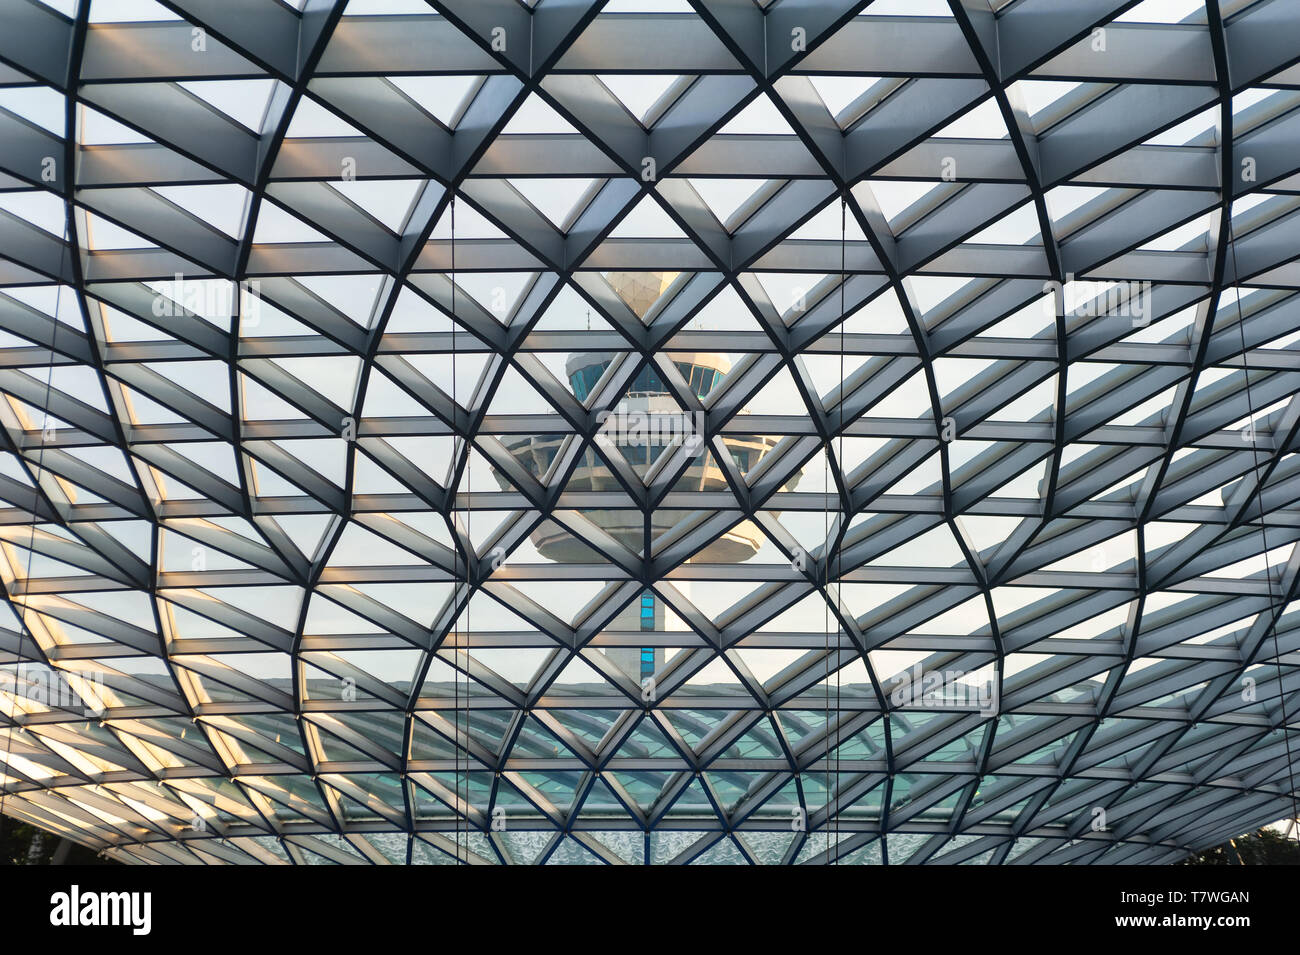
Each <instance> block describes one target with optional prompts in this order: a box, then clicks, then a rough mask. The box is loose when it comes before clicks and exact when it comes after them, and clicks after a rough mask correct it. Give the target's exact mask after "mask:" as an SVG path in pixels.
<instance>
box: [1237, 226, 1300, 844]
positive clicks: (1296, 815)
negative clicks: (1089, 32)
mask: <svg viewBox="0 0 1300 955" xmlns="http://www.w3.org/2000/svg"><path fill="white" fill-rule="evenodd" d="M1226 218H1227V223H1228V251H1229V252H1230V253H1231V255H1232V271H1233V275H1234V277H1235V279H1236V282H1240V280H1241V272H1240V271H1239V268H1238V265H1237V241H1236V236H1235V233H1234V231H1233V228H1232V212H1231V209H1229V212H1228V215H1227V217H1226ZM1233 291H1234V298H1235V300H1236V305H1237V334H1238V336H1239V337H1240V339H1241V375H1242V378H1243V379H1244V382H1245V392H1246V410H1247V413H1248V414H1249V415H1250V423H1249V424H1248V425H1247V429H1248V430H1247V432H1246V436H1247V437H1248V438H1249V439H1250V454H1251V459H1252V460H1253V462H1254V465H1253V471H1254V475H1255V492H1254V493H1255V495H1256V497H1257V499H1258V504H1259V536H1260V543H1261V545H1262V547H1263V557H1264V586H1265V587H1267V588H1268V610H1269V629H1270V630H1271V631H1272V632H1273V665H1274V666H1275V667H1276V669H1277V699H1278V705H1279V707H1280V708H1281V711H1282V712H1281V716H1282V742H1283V745H1284V747H1285V749H1286V769H1287V785H1288V788H1289V790H1290V795H1291V817H1292V820H1296V819H1300V797H1297V794H1296V780H1295V763H1294V760H1293V758H1292V755H1291V732H1290V729H1289V726H1290V720H1289V718H1288V715H1287V711H1286V686H1285V683H1284V680H1283V676H1284V674H1283V671H1282V652H1281V644H1280V643H1279V641H1278V637H1277V624H1278V621H1279V619H1280V618H1281V614H1282V609H1283V608H1282V605H1281V599H1280V595H1276V596H1275V595H1274V592H1273V572H1272V568H1271V567H1270V564H1269V556H1268V555H1269V546H1268V515H1267V512H1266V511H1265V510H1264V485H1263V483H1262V481H1261V478H1260V460H1259V434H1258V431H1257V429H1256V424H1255V403H1254V401H1253V400H1252V398H1251V393H1250V363H1249V361H1248V360H1247V357H1246V352H1247V350H1248V349H1247V347H1246V328H1245V318H1244V315H1243V311H1242V307H1241V286H1240V285H1239V284H1234V289H1233ZM1292 828H1293V829H1294V828H1295V827H1294V826H1293V827H1292ZM1296 841H1297V842H1300V831H1296Z"/></svg>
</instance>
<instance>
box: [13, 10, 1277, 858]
mask: <svg viewBox="0 0 1300 955" xmlns="http://www.w3.org/2000/svg"><path fill="white" fill-rule="evenodd" d="M1297 35H1300V4H1296V3H1295V2H1293V0H1143V2H1135V0H1088V2H1079V3H1062V2H1058V0H906V2H904V0H872V2H862V0H859V2H848V0H798V2H796V0H773V2H755V3H744V2H741V3H734V2H723V0H691V2H675V0H674V2H667V0H617V2H609V3H604V2H587V0H574V2H563V3H557V2H551V0H540V2H537V3H532V2H513V0H510V2H500V3H485V2H484V0H438V2H437V3H435V4H432V5H430V4H427V3H424V2H407V0H348V2H332V0H307V2H302V3H299V2H281V0H247V2H240V3H237V4H231V3H229V2H224V0H167V2H165V3H154V2H152V0H114V2H110V0H93V2H87V0H49V2H41V0H0V430H2V431H3V438H4V440H3V442H0V544H2V546H0V583H2V584H3V588H4V598H5V599H4V601H3V602H0V737H3V738H2V739H0V760H2V761H3V762H2V764H0V766H2V771H0V776H2V778H0V785H2V786H3V790H2V792H3V798H2V799H0V811H2V812H3V813H4V814H5V815H6V816H11V817H13V818H16V819H21V820H23V821H25V822H29V823H32V824H34V825H36V826H39V827H42V828H44V829H47V830H49V831H52V832H57V833H59V834H62V835H66V836H68V837H69V838H71V839H74V840H76V841H78V842H80V843H82V844H84V845H86V846H89V847H92V848H94V849H95V850H97V851H103V852H105V853H107V854H108V855H109V856H111V857H112V858H115V859H118V860H121V861H125V862H143V863H173V862H177V863H187V864H188V863H236V864H248V863H265V864H286V863H293V864H307V863H317V862H341V863H352V862H356V863H370V862H383V861H388V862H397V863H406V862H411V863H418V864H426V863H428V864H433V863H456V862H487V863H493V864H542V863H549V864H567V863H579V862H590V863H632V864H697V863H698V864H764V865H776V864H824V863H836V864H872V865H874V864H931V863H933V864H950V863H951V864H958V863H970V864H1039V863H1041V864H1055V863H1070V864H1092V863H1096V864H1103V865H1108V864H1136V863H1169V862H1176V861H1179V860H1181V859H1183V858H1184V857H1186V855H1187V854H1188V853H1189V852H1192V851H1195V850H1198V849H1201V848H1204V847H1206V846H1211V845H1217V844H1219V843H1221V842H1223V840H1224V839H1226V838H1227V837H1229V836H1233V835H1235V834H1238V833H1241V832H1243V831H1246V830H1247V829H1250V828H1252V827H1255V826H1258V825H1261V824H1266V823H1269V822H1272V821H1274V820H1277V819H1280V818H1283V817H1286V816H1289V815H1292V814H1294V813H1295V799H1296V782H1297V780H1296V775H1295V772H1294V769H1293V762H1294V760H1293V754H1294V753H1297V752H1300V737H1297V729H1298V728H1300V727H1297V725H1296V721H1297V714H1298V713H1300V662H1298V659H1300V658H1298V657H1297V653H1300V612H1298V610H1297V603H1296V600H1297V594H1298V593H1300V551H1297V542H1300V454H1298V453H1297V452H1300V356H1298V352H1297V349H1298V348H1300V296H1298V295H1297V293H1298V292H1300V272H1298V271H1297V269H1296V256H1297V250H1300V200H1297V195H1300V192H1298V191H1297V183H1298V182H1300V83H1298V82H1297V74H1296V69H1297V63H1298V62H1300V42H1297Z"/></svg>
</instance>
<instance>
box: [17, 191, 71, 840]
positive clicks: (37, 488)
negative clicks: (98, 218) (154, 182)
mask: <svg viewBox="0 0 1300 955" xmlns="http://www.w3.org/2000/svg"><path fill="white" fill-rule="evenodd" d="M72 235H73V231H72V207H71V206H67V207H65V214H64V223H63V233H62V235H61V238H62V240H63V243H62V245H61V247H60V249H59V272H58V277H59V279H60V281H59V283H58V286H57V288H56V291H55V293H54V320H53V322H51V324H50V344H49V352H50V358H49V362H48V363H47V364H46V368H45V397H44V399H43V401H42V402H41V429H40V435H41V443H40V447H39V448H38V449H37V452H36V471H35V473H34V474H33V477H32V521H31V524H30V525H29V526H28V535H27V566H26V569H25V571H24V573H23V582H22V583H23V607H22V610H23V612H22V614H21V615H19V620H18V648H17V651H16V652H15V655H14V688H13V696H12V697H11V698H10V707H9V710H10V718H9V719H10V723H11V725H10V726H9V728H8V732H7V733H6V734H5V761H4V775H5V780H6V781H5V784H4V787H3V788H0V835H3V833H4V831H5V829H6V828H7V827H8V817H7V816H6V815H5V812H4V807H5V802H6V797H8V795H9V782H8V779H9V778H10V775H11V774H10V767H9V759H10V756H11V755H12V752H13V741H14V734H15V733H17V732H18V730H19V725H18V695H19V687H18V678H19V670H20V668H21V667H22V665H23V644H24V643H25V642H26V637H27V629H28V628H27V610H28V607H27V598H28V597H29V596H30V594H31V591H30V587H29V581H30V580H31V579H32V558H33V557H34V556H35V554H36V523H37V519H38V517H39V513H38V512H39V511H40V501H41V477H42V476H43V475H44V473H45V434H46V430H47V429H48V427H49V421H50V392H51V390H52V382H53V380H54V345H55V343H56V342H57V341H58V338H59V309H60V307H61V306H62V304H63V281H62V278H63V266H64V264H65V263H66V261H67V254H68V248H69V246H70V245H71V244H72V243H71V236H72ZM18 450H19V451H20V452H21V450H22V449H21V448H19V449H18ZM32 644H33V646H35V647H37V648H38V649H39V646H40V645H39V644H38V643H37V642H36V638H35V637H32ZM53 672H54V671H53V670H51V671H50V673H51V675H52V674H53ZM51 682H52V681H51ZM50 705H51V706H52V705H53V701H52V700H51V702H50Z"/></svg>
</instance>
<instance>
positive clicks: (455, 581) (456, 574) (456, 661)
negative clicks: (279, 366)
mask: <svg viewBox="0 0 1300 955" xmlns="http://www.w3.org/2000/svg"><path fill="white" fill-rule="evenodd" d="M456 331H457V325H456V193H455V191H454V190H453V192H452V194H451V434H452V440H451V448H452V457H451V474H452V477H453V478H454V477H455V474H456V459H457V457H458V455H459V452H458V451H457V443H458V439H459V437H460V431H459V428H458V427H457V425H458V423H459V420H460V415H459V414H458V410H459V406H458V405H457V404H456V395H457V394H458V393H459V391H460V389H459V388H458V387H457V382H456V368H457V365H458V362H457V361H456ZM466 463H467V464H468V460H467V461H466ZM459 485H460V481H459V480H453V481H452V482H451V484H450V485H449V486H448V488H447V493H448V500H447V503H448V508H447V514H448V517H449V518H450V520H449V525H450V529H451V548H452V550H451V559H452V589H451V612H452V618H451V627H450V633H451V635H452V642H451V687H452V711H451V714H452V724H451V725H452V769H453V774H454V782H453V784H452V815H453V818H454V821H455V824H456V864H457V865H460V864H461V863H463V862H464V861H465V860H466V856H465V855H464V854H463V853H462V849H461V836H460V823H461V816H462V815H463V814H464V802H463V801H462V799H461V795H460V746H461V729H460V530H459V527H458V521H457V519H456V490H457V488H458V487H459ZM465 581H466V590H467V591H468V589H469V588H468V583H469V555H468V554H466V555H465ZM466 609H468V603H467V607H466ZM468 691H469V687H466V694H467V695H468ZM465 766H466V770H467V771H468V769H469V763H468V762H466V764H465ZM467 788H468V787H467ZM465 844H466V846H468V844H469V833H468V832H466V834H465Z"/></svg>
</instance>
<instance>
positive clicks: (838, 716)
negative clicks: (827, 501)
mask: <svg viewBox="0 0 1300 955" xmlns="http://www.w3.org/2000/svg"><path fill="white" fill-rule="evenodd" d="M848 206H849V200H848V196H847V195H844V196H841V197H840V400H839V408H838V411H839V419H840V420H839V426H838V428H837V434H838V441H839V444H838V450H837V451H836V452H835V466H836V467H837V468H839V470H840V481H842V482H844V495H845V498H846V500H845V504H846V505H847V503H848V501H847V497H848V477H847V476H846V475H845V472H844V399H845V398H846V397H847V394H846V392H845V390H844V326H845V325H847V324H848V316H847V315H845V314H844V291H845V290H844V284H845V283H846V282H847V281H848V254H847V249H848V230H847V222H848ZM848 523H849V510H848V507H847V506H846V507H845V509H844V513H842V514H841V515H840V527H839V528H838V529H837V530H836V533H835V539H836V545H835V604H836V610H837V611H838V612H839V613H843V609H842V608H843V606H844V602H843V601H842V600H840V587H841V586H842V580H843V576H844V535H845V533H846V532H847V531H848ZM828 566H829V564H828ZM840 629H841V628H840V624H839V617H838V616H836V618H835V655H836V663H838V662H839V647H840V640H841V637H840ZM846 636H847V634H846ZM842 674H843V667H836V669H835V844H836V846H837V847H838V845H839V837H840V808H841V807H840V796H839V785H840V721H841V720H842V719H843V718H844V712H843V710H842V709H841V708H840V683H841V675H842ZM835 858H836V862H837V863H838V862H839V854H838V852H837V853H836V857H835Z"/></svg>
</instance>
